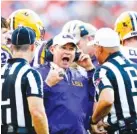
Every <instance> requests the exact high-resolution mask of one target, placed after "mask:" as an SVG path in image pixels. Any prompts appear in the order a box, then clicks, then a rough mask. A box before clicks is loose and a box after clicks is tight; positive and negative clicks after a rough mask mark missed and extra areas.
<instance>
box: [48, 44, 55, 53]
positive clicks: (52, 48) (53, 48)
mask: <svg viewBox="0 0 137 134" xmlns="http://www.w3.org/2000/svg"><path fill="white" fill-rule="evenodd" d="M49 50H50V52H51V53H52V54H53V53H54V50H55V46H54V45H53V46H50V47H49Z"/></svg>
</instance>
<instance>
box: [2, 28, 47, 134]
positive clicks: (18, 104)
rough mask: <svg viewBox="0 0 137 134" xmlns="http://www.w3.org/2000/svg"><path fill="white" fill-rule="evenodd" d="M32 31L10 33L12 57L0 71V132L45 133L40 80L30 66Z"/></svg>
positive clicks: (32, 46) (32, 47) (12, 133)
mask: <svg viewBox="0 0 137 134" xmlns="http://www.w3.org/2000/svg"><path fill="white" fill-rule="evenodd" d="M35 38H36V35H35V32H34V31H33V30H31V29H30V28H27V27H20V28H18V29H16V30H15V31H14V32H13V34H12V44H13V45H12V51H13V56H14V58H13V59H9V60H8V62H7V63H6V64H5V65H4V66H3V68H2V71H1V81H2V83H1V84H2V90H1V95H2V97H1V133H2V134H36V133H37V134H48V123H47V117H46V115H45V110H44V106H43V82H42V79H41V76H40V74H39V73H38V72H37V71H36V70H34V69H32V68H31V67H30V65H29V62H30V61H31V60H32V58H33V54H34V50H35V46H34V41H35Z"/></svg>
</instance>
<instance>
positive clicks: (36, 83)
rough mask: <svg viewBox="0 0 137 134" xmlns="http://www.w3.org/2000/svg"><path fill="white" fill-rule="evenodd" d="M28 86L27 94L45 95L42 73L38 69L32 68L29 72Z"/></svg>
mask: <svg viewBox="0 0 137 134" xmlns="http://www.w3.org/2000/svg"><path fill="white" fill-rule="evenodd" d="M27 79H28V83H29V84H28V87H27V91H26V94H27V96H38V97H43V80H42V77H41V75H40V74H39V73H38V72H37V71H36V70H32V69H31V70H30V71H29V72H28V73H27Z"/></svg>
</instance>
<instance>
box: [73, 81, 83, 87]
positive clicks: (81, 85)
mask: <svg viewBox="0 0 137 134" xmlns="http://www.w3.org/2000/svg"><path fill="white" fill-rule="evenodd" d="M72 85H73V86H78V87H83V83H82V82H80V81H72Z"/></svg>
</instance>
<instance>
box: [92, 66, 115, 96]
mask: <svg viewBox="0 0 137 134" xmlns="http://www.w3.org/2000/svg"><path fill="white" fill-rule="evenodd" d="M108 75H109V72H108V71H107V69H106V68H99V69H97V70H96V71H95V73H94V76H93V82H94V86H95V87H96V91H97V93H98V94H99V93H100V92H101V91H102V90H103V89H105V88H113V87H112V84H111V82H110V80H109V77H108Z"/></svg>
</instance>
